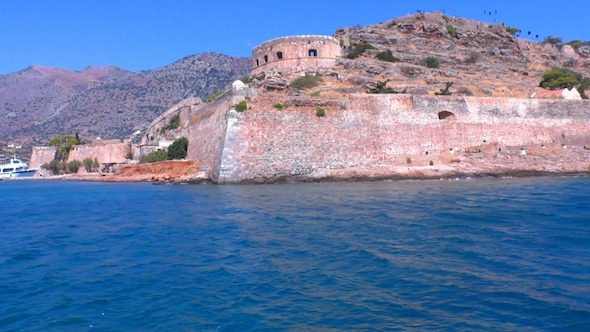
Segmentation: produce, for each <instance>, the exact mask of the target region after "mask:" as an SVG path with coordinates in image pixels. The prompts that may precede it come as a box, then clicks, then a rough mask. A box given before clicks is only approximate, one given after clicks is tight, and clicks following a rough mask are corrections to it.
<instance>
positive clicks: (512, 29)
mask: <svg viewBox="0 0 590 332" xmlns="http://www.w3.org/2000/svg"><path fill="white" fill-rule="evenodd" d="M506 32H508V33H509V34H511V35H513V36H515V35H516V34H517V33H519V32H520V29H518V28H511V27H506Z"/></svg>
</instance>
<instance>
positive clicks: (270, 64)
mask: <svg viewBox="0 0 590 332" xmlns="http://www.w3.org/2000/svg"><path fill="white" fill-rule="evenodd" d="M341 53H342V48H341V47H340V44H339V42H338V40H336V39H335V38H333V37H331V36H316V35H310V36H290V37H282V38H277V39H273V40H269V41H267V42H265V43H262V44H261V45H259V46H257V47H255V48H254V49H253V50H252V72H251V74H252V75H256V74H259V73H262V72H267V71H269V70H271V69H274V70H277V71H279V72H283V73H292V72H302V71H305V70H307V69H310V68H332V67H333V66H334V65H335V63H336V57H339V56H341Z"/></svg>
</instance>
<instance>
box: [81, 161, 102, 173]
mask: <svg viewBox="0 0 590 332" xmlns="http://www.w3.org/2000/svg"><path fill="white" fill-rule="evenodd" d="M82 165H84V169H85V170H86V172H88V173H91V172H98V169H99V167H100V164H99V163H98V159H97V158H94V160H93V159H92V158H90V157H88V158H84V160H82Z"/></svg>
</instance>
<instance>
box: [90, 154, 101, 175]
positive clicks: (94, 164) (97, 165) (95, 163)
mask: <svg viewBox="0 0 590 332" xmlns="http://www.w3.org/2000/svg"><path fill="white" fill-rule="evenodd" d="M92 169H94V170H95V171H96V172H98V171H99V170H100V163H99V162H98V158H96V157H94V160H93V161H92Z"/></svg>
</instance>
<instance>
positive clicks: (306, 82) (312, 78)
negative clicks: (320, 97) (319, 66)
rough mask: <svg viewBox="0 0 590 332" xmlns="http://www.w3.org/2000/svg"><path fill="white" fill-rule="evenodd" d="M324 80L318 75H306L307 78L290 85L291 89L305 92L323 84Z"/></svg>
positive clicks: (296, 80) (295, 80) (302, 77)
mask: <svg viewBox="0 0 590 332" xmlns="http://www.w3.org/2000/svg"><path fill="white" fill-rule="evenodd" d="M322 82H323V80H322V78H321V77H319V76H317V75H311V74H309V73H306V74H305V76H301V77H298V78H296V79H294V80H293V82H291V84H289V87H290V88H292V89H295V90H305V89H310V88H313V87H316V86H318V85H320V83H322Z"/></svg>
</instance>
